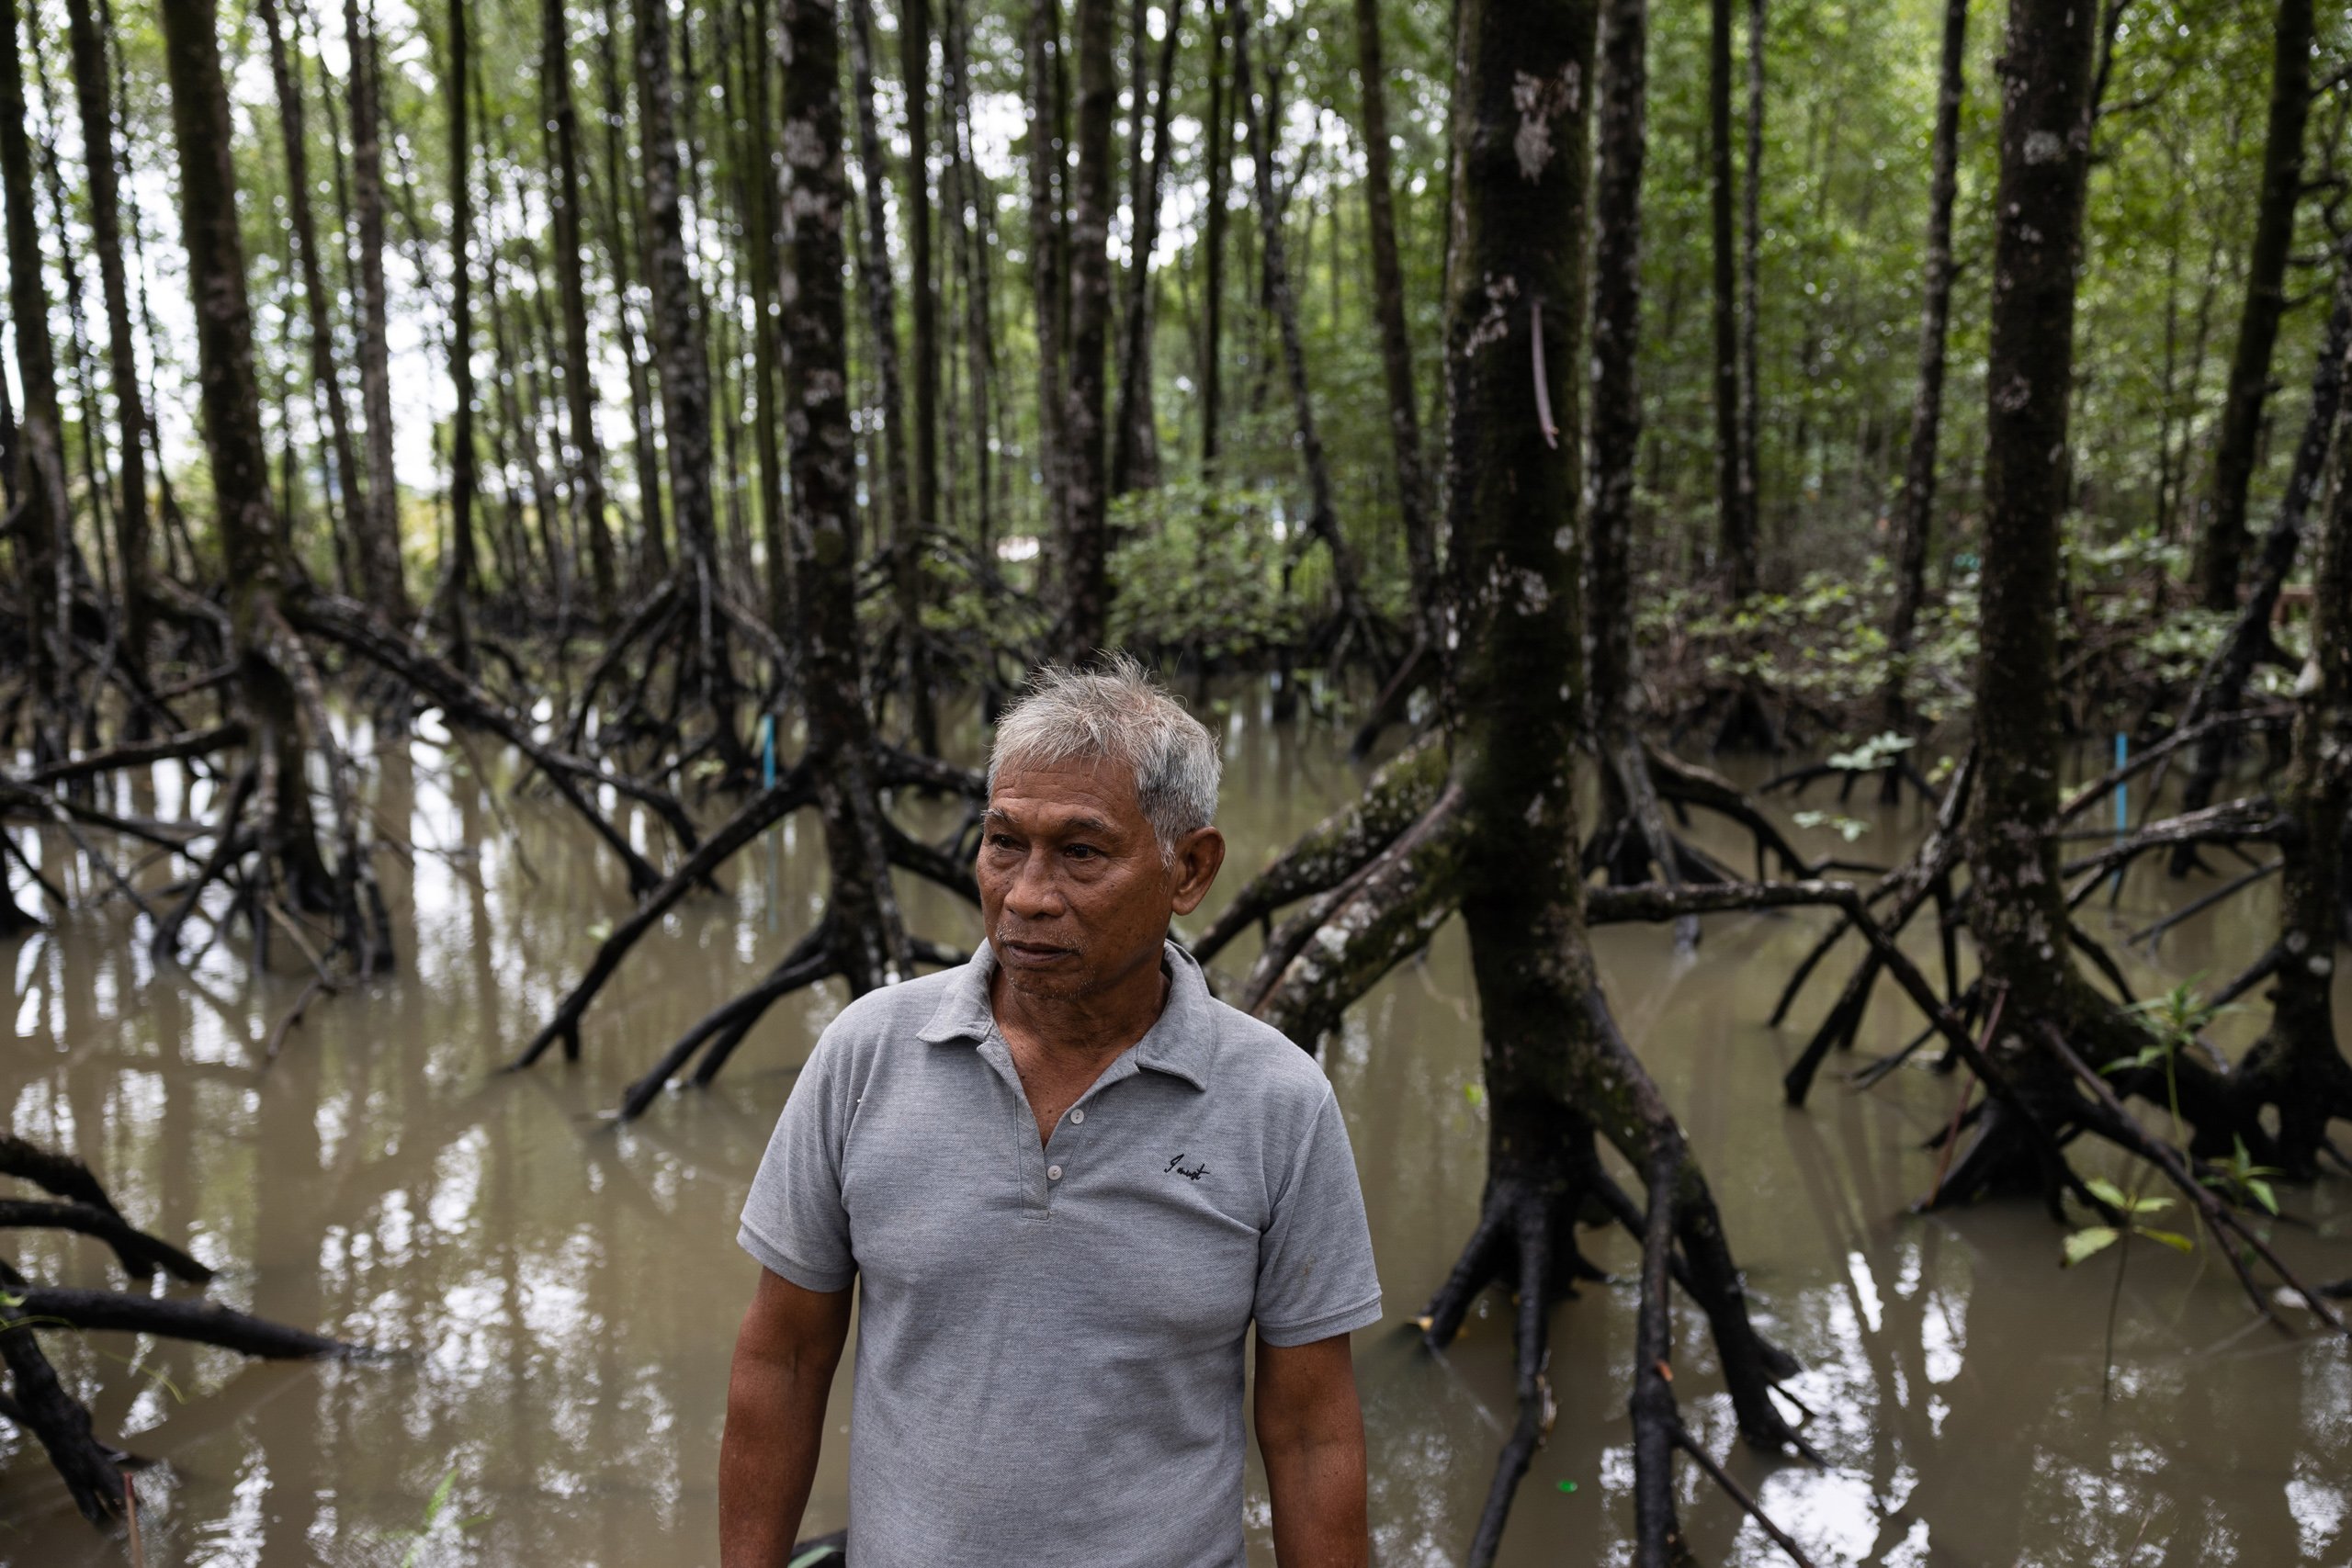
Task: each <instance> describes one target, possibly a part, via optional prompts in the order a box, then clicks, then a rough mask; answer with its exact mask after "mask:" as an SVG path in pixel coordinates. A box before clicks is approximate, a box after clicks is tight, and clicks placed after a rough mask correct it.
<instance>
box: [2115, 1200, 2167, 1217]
mask: <svg viewBox="0 0 2352 1568" xmlns="http://www.w3.org/2000/svg"><path fill="white" fill-rule="evenodd" d="M2171 1207H2172V1200H2171V1199H2169V1198H2133V1199H2131V1200H2130V1201H2128V1202H2126V1203H2125V1204H2124V1205H2123V1210H2124V1213H2131V1214H2161V1213H2164V1212H2165V1210H2166V1209H2169V1208H2171Z"/></svg>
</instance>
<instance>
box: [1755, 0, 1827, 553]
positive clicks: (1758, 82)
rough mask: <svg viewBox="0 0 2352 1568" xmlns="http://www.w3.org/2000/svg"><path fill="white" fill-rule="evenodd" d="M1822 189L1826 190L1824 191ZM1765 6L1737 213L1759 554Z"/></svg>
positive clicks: (1760, 5) (1759, 12) (1758, 15)
mask: <svg viewBox="0 0 2352 1568" xmlns="http://www.w3.org/2000/svg"><path fill="white" fill-rule="evenodd" d="M1825 188H1826V186H1825ZM1763 196H1764V0H1747V157H1746V159H1745V160H1743V162H1742V164H1741V167H1740V186H1739V207H1740V233H1739V463H1740V468H1739V493H1740V500H1741V504H1742V505H1743V507H1744V508H1745V509H1746V511H1747V529H1748V534H1749V536H1750V539H1751V545H1750V548H1751V549H1755V550H1758V551H1760V550H1761V548H1762V543H1761V540H1760V538H1758V535H1759V534H1760V531H1761V529H1762V526H1763V524H1762V518H1761V513H1762V510H1763V502H1762V486H1761V482H1760V480H1761V476H1760V474H1759V472H1758V466H1759V465H1760V464H1761V462H1762V461H1763V457H1762V455H1761V452H1760V450H1759V448H1758V433H1759V431H1760V429H1761V427H1762V421H1761V420H1760V419H1759V418H1758V413H1757V405H1758V400H1760V399H1761V398H1762V396H1763V389H1762V380H1763V378H1762V373H1761V371H1760V368H1759V361H1758V355H1757V352H1756V332H1757V323H1758V321H1760V320H1761V319H1762V317H1763V310H1762V309H1761V303H1762V300H1761V295H1762V286H1761V275H1762V270H1763V253H1764V218H1763Z"/></svg>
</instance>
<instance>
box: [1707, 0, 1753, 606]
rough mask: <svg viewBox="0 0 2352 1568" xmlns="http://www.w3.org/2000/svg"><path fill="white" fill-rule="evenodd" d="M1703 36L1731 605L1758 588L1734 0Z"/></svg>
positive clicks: (1721, 488)
mask: <svg viewBox="0 0 2352 1568" xmlns="http://www.w3.org/2000/svg"><path fill="white" fill-rule="evenodd" d="M1708 15H1709V23H1710V25H1709V29H1708V37H1707V119H1708V126H1709V141H1708V149H1707V151H1708V181H1709V185H1708V202H1709V206H1708V211H1709V215H1710V219H1711V221H1712V229H1713V261H1714V269H1713V276H1714V322H1715V518H1716V554H1717V557H1718V559H1717V561H1716V570H1717V571H1718V572H1720V573H1721V575H1722V578H1723V582H1724V592H1725V593H1726V594H1727V595H1728V596H1729V597H1730V599H1731V601H1732V602H1733V603H1734V604H1737V603H1738V602H1739V601H1741V600H1743V599H1746V598H1747V597H1748V596H1749V595H1750V594H1752V593H1754V592H1756V570H1757V568H1756V513H1755V510H1754V507H1753V504H1752V503H1753V501H1754V492H1753V491H1752V490H1750V489H1749V488H1748V483H1747V481H1748V477H1749V469H1748V467H1747V454H1746V452H1745V451H1744V450H1743V449H1742V446H1741V441H1740V436H1741V432H1742V429H1743V425H1742V421H1741V416H1740V374H1739V298H1738V288H1737V283H1736V276H1735V271H1736V265H1737V264H1736V251H1735V249H1734V241H1733V237H1732V208H1733V189H1732V152H1731V55H1732V49H1731V34H1732V25H1731V24H1732V0H1711V5H1710V7H1709V13H1708Z"/></svg>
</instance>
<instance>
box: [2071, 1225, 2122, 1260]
mask: <svg viewBox="0 0 2352 1568" xmlns="http://www.w3.org/2000/svg"><path fill="white" fill-rule="evenodd" d="M2122 1235H2123V1233H2122V1232H2121V1231H2119V1230H2117V1229H2116V1228H2115V1227H2114V1226H2113V1225H2086V1226H2084V1227H2083V1228H2082V1229H2081V1230H2078V1231H2076V1232H2075V1233H2074V1234H2073V1235H2069V1236H2068V1237H2067V1238H2066V1262H2065V1266H2066V1267H2067V1268H2069V1269H2072V1268H2073V1267H2074V1266H2075V1264H2077V1263H2080V1262H2081V1261H2082V1260H2083V1259H2084V1258H2091V1257H2095V1256H2097V1255H2098V1254H2099V1253H2102V1252H2104V1251H2106V1250H2107V1249H2108V1248H2109V1247H2113V1246H2114V1245H2115V1244H2116V1242H2117V1241H2118V1240H2120V1238H2121V1237H2122Z"/></svg>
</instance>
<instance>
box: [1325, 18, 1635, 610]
mask: <svg viewBox="0 0 2352 1568" xmlns="http://www.w3.org/2000/svg"><path fill="white" fill-rule="evenodd" d="M1355 6H1356V74H1357V75H1358V76H1359V77H1360V78H1361V80H1362V85H1363V154H1364V187H1363V192H1364V215H1365V218H1366V220H1368V222H1369V225H1370V238H1371V242H1372V300H1373V310H1374V314H1375V315H1376V316H1377V317H1378V319H1379V322H1380V369H1381V376H1382V378H1383V380H1384V382H1385V385H1386V387H1387V389H1388V438H1389V445H1390V446H1391V448H1392V449H1393V450H1394V452H1395V455H1396V462H1397V517H1398V519H1399V521H1401V522H1402V523H1403V524H1404V528H1405V562H1406V568H1407V570H1408V571H1410V572H1411V574H1412V580H1413V607H1414V609H1415V610H1416V611H1417V612H1418V613H1419V616H1420V625H1419V635H1420V637H1421V638H1422V639H1423V640H1424V641H1425V642H1426V643H1427V644H1428V645H1429V646H1430V647H1432V648H1434V647H1436V646H1438V645H1439V644H1440V643H1441V642H1442V640H1443V637H1444V633H1443V630H1442V627H1441V626H1439V624H1438V621H1439V615H1440V609H1439V604H1438V597H1437V583H1438V576H1437V540H1436V536H1435V534H1434V532H1433V529H1432V526H1431V524H1430V498H1429V486H1428V483H1427V481H1426V479H1425V477H1424V475H1423V472H1422V468H1421V415H1420V401H1419V398H1418V397H1416V396H1415V394H1414V391H1413V340H1412V335H1411V333H1409V332H1408V330H1407V328H1406V325H1405V272H1404V267H1403V266H1402V265H1400V264H1399V262H1398V260H1397V213H1396V208H1395V205H1394V198H1393V194H1392V188H1391V187H1392V186H1394V184H1395V181H1394V178H1393V176H1392V175H1391V174H1390V172H1389V162H1388V160H1389V148H1388V82H1387V65H1386V62H1385V61H1384V59H1383V58H1382V54H1381V49H1380V0H1355ZM1634 91H1635V94H1636V103H1635V107H1634V135H1635V136H1636V138H1638V137H1639V135H1640V132H1641V127H1640V116H1641V110H1640V107H1639V101H1638V95H1639V92H1640V89H1639V86H1638V85H1636V87H1635V89H1634ZM1634 178H1635V180H1636V182H1637V183H1638V181H1639V179H1640V168H1639V164H1638V163H1637V164H1636V165H1635V169H1634ZM1596 390H1597V389H1596ZM1628 412H1629V413H1630V414H1631V416H1632V417H1633V418H1634V419H1636V420H1638V419H1639V418H1640V413H1639V411H1638V410H1630V411H1628Z"/></svg>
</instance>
